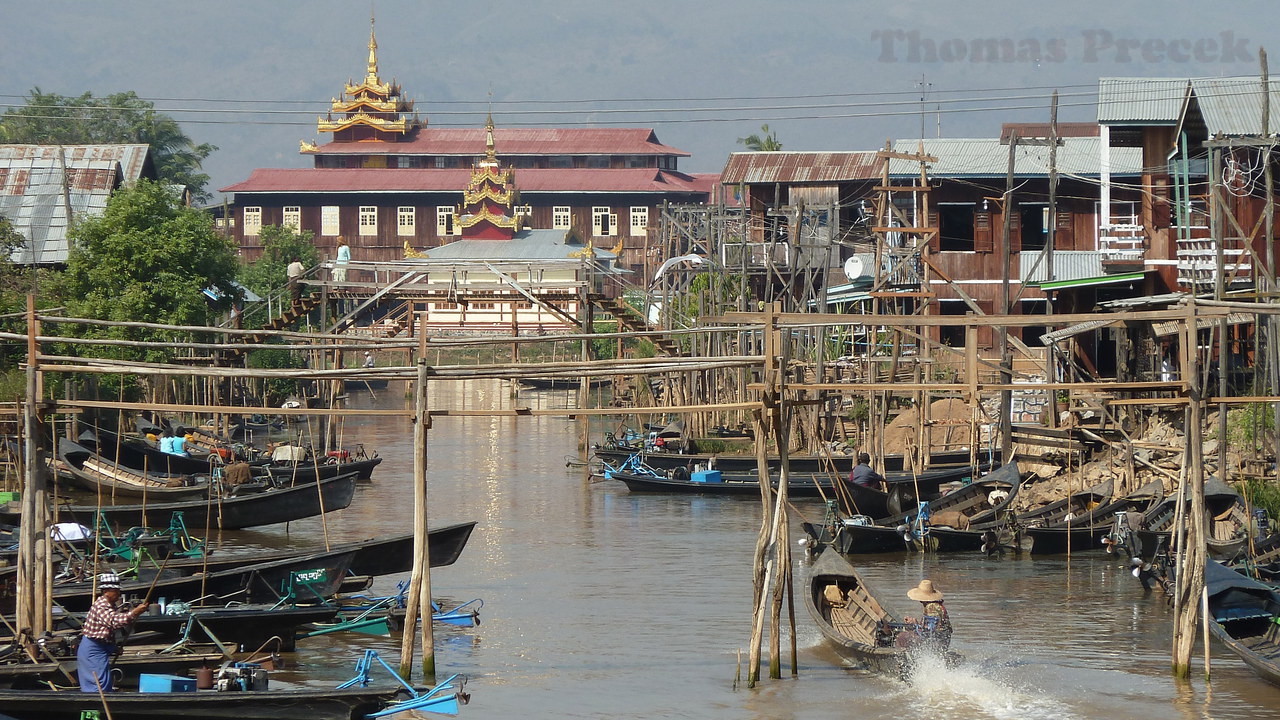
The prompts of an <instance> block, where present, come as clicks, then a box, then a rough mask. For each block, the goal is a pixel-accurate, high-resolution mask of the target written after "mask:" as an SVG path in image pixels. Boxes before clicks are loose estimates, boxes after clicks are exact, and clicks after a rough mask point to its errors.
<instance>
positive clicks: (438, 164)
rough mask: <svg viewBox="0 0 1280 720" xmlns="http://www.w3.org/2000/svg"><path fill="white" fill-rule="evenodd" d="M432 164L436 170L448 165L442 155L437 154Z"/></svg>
mask: <svg viewBox="0 0 1280 720" xmlns="http://www.w3.org/2000/svg"><path fill="white" fill-rule="evenodd" d="M433 164H434V165H435V166H436V169H437V170H439V169H443V168H447V167H449V161H448V160H447V159H445V157H444V156H443V155H437V156H436V157H435V163H433Z"/></svg>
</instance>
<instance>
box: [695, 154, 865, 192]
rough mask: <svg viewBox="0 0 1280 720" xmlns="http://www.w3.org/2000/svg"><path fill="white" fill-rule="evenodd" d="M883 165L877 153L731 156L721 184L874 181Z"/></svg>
mask: <svg viewBox="0 0 1280 720" xmlns="http://www.w3.org/2000/svg"><path fill="white" fill-rule="evenodd" d="M881 167H882V166H881V161H880V159H879V158H877V157H876V154H875V153H874V152H738V153H733V154H732V155H730V156H729V163H728V164H727V165H725V168H724V172H723V173H721V177H720V182H722V183H725V184H728V185H737V184H739V183H742V184H746V185H753V184H756V183H833V182H842V181H850V180H874V179H876V178H878V177H880V171H881Z"/></svg>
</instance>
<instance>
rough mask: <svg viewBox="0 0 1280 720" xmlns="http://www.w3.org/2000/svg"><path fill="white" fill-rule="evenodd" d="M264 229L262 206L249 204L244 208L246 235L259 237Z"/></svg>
mask: <svg viewBox="0 0 1280 720" xmlns="http://www.w3.org/2000/svg"><path fill="white" fill-rule="evenodd" d="M261 231H262V206H261V205H247V206H245V208H244V236H245V237H258V233H259V232H261Z"/></svg>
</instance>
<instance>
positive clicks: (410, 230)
mask: <svg viewBox="0 0 1280 720" xmlns="http://www.w3.org/2000/svg"><path fill="white" fill-rule="evenodd" d="M396 234H397V235H408V236H413V235H416V234H417V223H416V218H415V215H414V211H413V206H411V205H402V206H400V207H398V208H396Z"/></svg>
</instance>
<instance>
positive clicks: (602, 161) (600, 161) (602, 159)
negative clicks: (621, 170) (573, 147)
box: [587, 155, 609, 168]
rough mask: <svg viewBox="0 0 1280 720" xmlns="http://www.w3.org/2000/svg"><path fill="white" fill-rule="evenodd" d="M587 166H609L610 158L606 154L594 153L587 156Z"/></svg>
mask: <svg viewBox="0 0 1280 720" xmlns="http://www.w3.org/2000/svg"><path fill="white" fill-rule="evenodd" d="M587 167H589V168H607V167H609V158H608V157H606V156H604V155H592V156H590V157H588V158H587Z"/></svg>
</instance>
